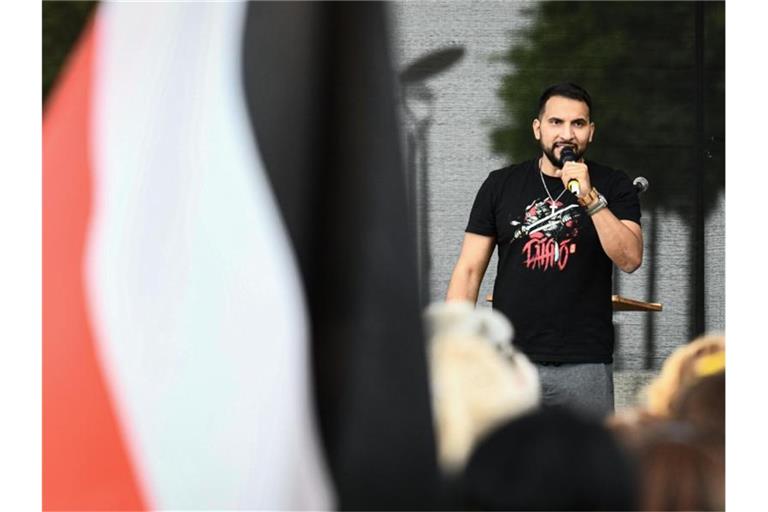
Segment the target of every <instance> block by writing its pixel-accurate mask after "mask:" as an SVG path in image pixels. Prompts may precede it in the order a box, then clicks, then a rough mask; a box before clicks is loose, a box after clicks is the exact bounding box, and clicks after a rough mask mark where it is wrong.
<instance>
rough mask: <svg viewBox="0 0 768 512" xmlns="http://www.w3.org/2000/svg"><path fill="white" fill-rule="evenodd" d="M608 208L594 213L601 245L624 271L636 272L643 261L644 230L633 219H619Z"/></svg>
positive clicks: (593, 221) (593, 218)
mask: <svg viewBox="0 0 768 512" xmlns="http://www.w3.org/2000/svg"><path fill="white" fill-rule="evenodd" d="M610 207H611V205H610V204H609V205H608V208H603V209H602V210H600V211H598V212H596V213H595V214H594V215H592V223H593V224H594V225H595V229H596V230H597V236H598V238H599V239H600V245H602V246H603V251H605V254H607V255H608V257H609V258H611V260H612V261H613V262H614V263H615V264H616V266H617V267H619V268H620V269H621V270H623V271H624V272H634V271H635V270H637V269H638V267H640V264H641V263H642V262H643V231H642V230H641V229H640V225H639V224H638V223H636V222H633V221H631V220H619V219H618V218H617V217H616V216H615V215H614V214H613V213H612V212H611V210H609V208H610Z"/></svg>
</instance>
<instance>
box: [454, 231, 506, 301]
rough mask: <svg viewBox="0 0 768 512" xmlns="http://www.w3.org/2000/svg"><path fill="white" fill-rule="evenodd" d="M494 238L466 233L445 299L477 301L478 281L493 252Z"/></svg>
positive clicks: (480, 280) (479, 281) (481, 277)
mask: <svg viewBox="0 0 768 512" xmlns="http://www.w3.org/2000/svg"><path fill="white" fill-rule="evenodd" d="M495 243H496V239H495V238H494V237H492V236H483V235H477V234H475V233H466V234H465V235H464V243H463V244H462V246H461V254H460V255H459V261H458V262H456V267H455V268H454V269H453V274H451V282H450V283H449V284H448V293H446V297H445V300H446V301H452V300H468V301H470V302H472V303H473V304H474V303H476V302H477V294H478V292H479V291H480V283H481V282H482V281H483V276H484V275H485V270H486V269H487V268H488V262H489V261H490V260H491V254H493V247H494V245H495Z"/></svg>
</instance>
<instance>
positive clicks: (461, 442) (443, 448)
mask: <svg viewBox="0 0 768 512" xmlns="http://www.w3.org/2000/svg"><path fill="white" fill-rule="evenodd" d="M425 316H426V320H427V328H428V332H430V347H429V355H430V358H429V359H430V368H431V390H432V404H433V409H434V415H435V423H436V430H437V441H438V447H437V448H438V454H439V459H440V465H441V467H442V468H443V470H444V471H445V472H446V473H453V472H457V471H460V470H461V469H462V468H463V466H464V464H465V462H466V459H467V457H468V456H469V454H470V453H471V451H472V449H473V448H474V446H475V444H476V443H477V442H478V441H479V440H480V439H481V438H482V437H484V436H485V435H486V434H488V433H489V432H490V431H491V430H493V428H495V427H497V426H498V425H499V424H501V423H502V422H504V421H505V420H509V419H511V418H514V417H517V416H520V415H521V414H523V413H525V412H527V411H530V410H532V409H533V408H535V407H537V406H538V404H539V401H540V384H539V378H538V373H537V371H536V368H535V367H534V366H533V364H532V363H531V362H530V361H529V360H528V358H527V357H525V355H523V354H522V353H521V352H519V351H518V350H516V349H515V348H514V347H513V346H512V344H511V338H512V336H513V332H514V331H513V328H512V326H511V324H510V323H509V321H508V320H507V319H506V318H505V317H504V316H503V315H501V314H500V313H498V312H496V311H492V310H490V309H486V310H483V309H475V308H474V306H473V305H471V304H469V303H464V302H451V303H439V304H432V305H431V306H430V307H429V308H428V309H427V312H426V315H425Z"/></svg>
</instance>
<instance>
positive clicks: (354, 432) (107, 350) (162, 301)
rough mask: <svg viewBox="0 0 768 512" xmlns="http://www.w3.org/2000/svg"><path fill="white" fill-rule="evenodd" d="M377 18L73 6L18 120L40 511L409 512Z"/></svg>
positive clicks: (422, 443) (407, 355)
mask: <svg viewBox="0 0 768 512" xmlns="http://www.w3.org/2000/svg"><path fill="white" fill-rule="evenodd" d="M384 18H385V12H384V10H383V7H382V6H381V5H378V4H349V5H346V4H344V5H335V4H324V3H318V4H314V3H287V4H286V5H282V4H268V3H265V4H261V3H254V4H248V5H246V4H232V3H215V4H214V3H200V4H198V3H189V4H180V3H168V4H164V3H158V4H149V3H135V4H134V3H104V4H102V5H101V6H100V7H99V10H98V13H97V15H96V17H95V19H94V20H93V22H92V24H91V25H90V27H89V28H88V29H87V31H86V33H85V34H84V36H83V38H82V40H81V42H80V44H79V46H78V49H77V51H76V53H75V54H74V55H73V57H72V59H71V61H70V64H69V66H68V69H67V70H66V73H65V74H64V75H63V76H62V78H61V80H60V82H59V84H58V87H57V89H56V90H55V91H54V92H53V94H52V95H51V97H49V99H48V103H47V105H46V109H45V114H44V125H43V145H44V148H43V506H44V508H45V509H111V510H115V509H169V508H172V509H193V508H194V509H214V508H215V509H242V508H247V509H275V510H277V509H327V508H333V507H335V506H338V507H341V508H406V507H408V508H418V507H428V506H430V504H431V500H432V499H433V494H432V493H433V491H434V484H435V475H436V466H435V457H434V440H433V435H432V424H431V414H430V410H429V397H428V389H427V378H426V360H425V354H424V346H423V340H422V336H421V328H420V320H419V311H418V303H417V299H418V290H417V282H416V277H415V276H416V266H415V251H414V244H413V241H412V236H411V232H412V231H411V228H409V227H408V219H407V218H406V217H405V211H406V209H405V188H404V186H405V179H404V176H403V174H402V165H401V160H400V154H399V147H398V145H397V141H398V137H397V127H396V123H395V117H394V98H393V97H392V88H393V86H394V85H393V82H392V80H393V78H392V77H393V75H392V73H391V70H390V69H389V67H388V66H389V62H388V55H387V53H386V50H387V36H386V32H385V26H384ZM311 370H313V371H311ZM318 427H319V428H318ZM326 468H328V469H330V473H329V472H328V471H327V469H326Z"/></svg>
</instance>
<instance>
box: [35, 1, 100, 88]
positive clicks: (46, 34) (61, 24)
mask: <svg viewBox="0 0 768 512" xmlns="http://www.w3.org/2000/svg"><path fill="white" fill-rule="evenodd" d="M95 6H96V2H43V101H45V99H46V98H47V97H48V93H49V92H50V91H51V87H52V86H53V84H54V82H55V80H56V77H57V76H58V75H59V73H60V71H61V69H62V67H63V66H64V64H65V63H66V60H67V57H68V56H69V53H70V52H71V50H72V47H73V46H74V44H75V42H76V41H77V38H78V36H79V35H80V32H81V31H82V29H83V27H84V26H85V23H86V22H87V21H88V18H89V16H90V14H91V12H92V11H93V9H94V7H95Z"/></svg>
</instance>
